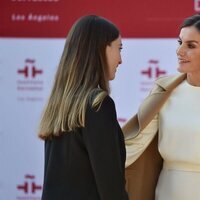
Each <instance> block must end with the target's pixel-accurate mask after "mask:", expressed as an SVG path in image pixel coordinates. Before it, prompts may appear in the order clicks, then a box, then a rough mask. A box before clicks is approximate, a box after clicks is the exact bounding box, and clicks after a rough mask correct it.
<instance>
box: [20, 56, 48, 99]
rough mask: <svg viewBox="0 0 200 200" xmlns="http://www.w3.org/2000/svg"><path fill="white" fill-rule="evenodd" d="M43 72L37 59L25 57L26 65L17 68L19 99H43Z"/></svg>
mask: <svg viewBox="0 0 200 200" xmlns="http://www.w3.org/2000/svg"><path fill="white" fill-rule="evenodd" d="M43 73H44V72H43V69H41V68H40V67H39V66H37V63H36V60H35V59H30V58H27V59H25V61H24V66H22V67H19V68H18V69H17V91H18V100H19V101H42V91H43V79H42V78H43Z"/></svg>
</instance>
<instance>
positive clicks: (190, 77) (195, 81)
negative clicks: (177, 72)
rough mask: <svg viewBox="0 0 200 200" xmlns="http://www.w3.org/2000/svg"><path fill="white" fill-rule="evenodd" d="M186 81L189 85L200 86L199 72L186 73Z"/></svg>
mask: <svg viewBox="0 0 200 200" xmlns="http://www.w3.org/2000/svg"><path fill="white" fill-rule="evenodd" d="M187 82H188V83H189V84H190V85H193V86H198V87H200V74H198V73H196V74H192V73H188V74H187Z"/></svg>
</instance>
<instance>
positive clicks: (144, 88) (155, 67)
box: [140, 59, 167, 95]
mask: <svg viewBox="0 0 200 200" xmlns="http://www.w3.org/2000/svg"><path fill="white" fill-rule="evenodd" d="M140 73H141V82H140V91H141V92H144V93H145V95H147V94H148V92H149V91H150V90H151V88H152V87H153V84H154V81H155V80H156V79H157V78H158V77H159V76H163V75H165V74H167V71H166V70H164V69H162V67H161V66H160V65H159V60H156V59H150V60H149V61H148V64H147V67H145V68H143V69H141V71H140Z"/></svg>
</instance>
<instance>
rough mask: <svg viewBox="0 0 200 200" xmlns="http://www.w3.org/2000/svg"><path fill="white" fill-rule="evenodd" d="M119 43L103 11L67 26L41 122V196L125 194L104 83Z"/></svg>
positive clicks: (90, 199)
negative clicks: (65, 38) (42, 183)
mask: <svg viewBox="0 0 200 200" xmlns="http://www.w3.org/2000/svg"><path fill="white" fill-rule="evenodd" d="M121 48H122V44H121V37H120V33H119V30H118V29H117V27H116V26H115V25H114V24H113V23H111V22H110V21H108V20H106V19H104V18H102V17H98V16H95V15H90V16H85V17H82V18H80V19H79V20H78V21H77V22H76V23H75V24H74V25H73V27H72V28H71V30H70V32H69V34H68V37H67V40H66V44H65V47H64V51H63V54H62V57H61V60H60V64H59V67H58V70H57V74H56V77H55V83H54V85H53V89H52V92H51V95H50V98H49V100H48V103H47V106H46V108H45V110H44V113H43V116H42V119H41V123H40V132H39V137H40V138H42V139H44V140H45V174H44V185H43V194H42V200H127V199H128V197H127V193H126V191H125V178H124V165H125V157H126V155H125V154H126V153H125V145H124V138H123V134H122V131H121V128H120V126H119V124H118V122H117V117H116V111H115V105H114V102H113V100H112V99H111V97H110V96H109V84H108V81H109V80H112V79H114V77H115V72H116V68H117V67H118V65H119V64H120V63H121V55H120V50H121Z"/></svg>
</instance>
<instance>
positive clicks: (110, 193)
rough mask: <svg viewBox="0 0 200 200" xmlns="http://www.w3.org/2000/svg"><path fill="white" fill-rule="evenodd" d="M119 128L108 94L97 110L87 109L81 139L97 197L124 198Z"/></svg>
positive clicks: (107, 199)
mask: <svg viewBox="0 0 200 200" xmlns="http://www.w3.org/2000/svg"><path fill="white" fill-rule="evenodd" d="M119 129H120V128H119V124H118V122H117V117H116V111H115V105H114V102H113V100H112V99H111V98H110V97H109V96H107V97H106V98H105V99H104V101H103V102H102V105H101V107H100V109H99V110H97V109H95V108H91V106H90V107H89V108H88V110H87V112H86V125H85V128H84V129H83V138H84V142H85V145H86V149H87V151H88V155H89V159H90V162H91V166H92V170H93V174H94V178H95V181H96V185H97V190H98V193H99V196H100V199H101V200H126V199H128V197H127V194H126V191H125V178H124V168H123V166H124V163H123V161H122V160H123V159H122V158H121V149H120V144H124V141H123V137H121V136H119V134H121V132H119ZM120 140H121V141H120ZM122 146H123V145H122Z"/></svg>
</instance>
